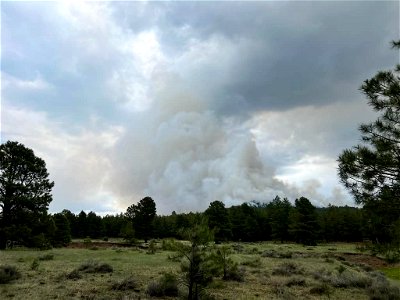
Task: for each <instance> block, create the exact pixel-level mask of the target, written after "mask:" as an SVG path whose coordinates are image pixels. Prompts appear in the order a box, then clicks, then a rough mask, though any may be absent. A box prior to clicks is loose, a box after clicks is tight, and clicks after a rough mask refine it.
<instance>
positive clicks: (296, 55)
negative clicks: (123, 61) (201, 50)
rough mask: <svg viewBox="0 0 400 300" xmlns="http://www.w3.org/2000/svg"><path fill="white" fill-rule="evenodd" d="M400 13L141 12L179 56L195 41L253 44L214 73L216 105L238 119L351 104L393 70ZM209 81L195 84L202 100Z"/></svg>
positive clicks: (184, 6)
mask: <svg viewBox="0 0 400 300" xmlns="http://www.w3.org/2000/svg"><path fill="white" fill-rule="evenodd" d="M398 5H399V4H398V2H382V1H379V2H370V1H368V2H356V1H351V2H335V1H330V2H318V1H312V2H284V3H281V2H280V3H277V2H256V3H251V4H249V3H245V2H205V3H197V2H196V3H194V2H184V3H182V2H179V3H147V4H145V5H143V6H141V7H142V9H141V10H139V11H140V12H142V15H143V12H146V15H147V14H149V15H150V16H151V17H150V18H148V21H147V22H146V21H145V22H144V24H148V25H151V26H153V27H156V28H159V34H160V37H161V41H162V44H163V47H165V48H167V50H168V52H170V53H173V54H174V55H175V56H179V54H180V53H184V52H185V51H187V48H188V47H189V46H188V45H189V43H190V41H191V40H193V39H197V40H200V41H206V40H208V39H210V38H212V37H213V36H214V37H215V36H222V37H223V38H225V39H226V40H228V41H230V42H231V43H232V45H233V47H235V44H243V43H247V44H248V45H247V46H244V47H241V48H240V52H239V53H237V54H236V56H235V58H234V60H233V61H231V62H230V65H229V66H227V67H228V68H224V69H218V68H217V67H216V69H215V74H213V75H214V76H215V78H218V77H224V78H225V80H224V81H222V82H219V86H217V87H214V88H215V90H216V91H215V93H214V94H213V99H212V102H213V103H212V105H213V106H214V107H215V108H216V109H217V110H218V111H220V112H222V113H225V114H226V113H228V114H237V113H243V112H245V113H248V112H250V113H251V112H254V111H257V110H260V109H261V110H264V109H267V110H270V109H272V110H282V109H290V108H293V107H296V106H302V105H326V104H328V103H332V102H336V101H349V100H352V99H350V98H351V97H352V95H353V94H354V86H359V85H360V83H361V82H362V80H364V79H365V78H367V77H368V76H371V74H373V73H374V72H375V71H376V70H377V69H380V68H386V67H390V66H392V65H393V64H394V63H395V62H396V59H397V57H396V53H395V52H392V53H390V52H389V51H387V49H388V48H389V42H390V41H391V40H393V39H396V38H397V37H398V36H399V29H398V27H399V26H398V24H399V16H398ZM123 6H124V8H125V7H126V6H127V5H126V4H124V5H123ZM130 8H131V9H130V10H129V9H127V10H125V9H124V14H125V18H124V20H125V21H127V20H128V21H127V22H128V24H129V26H130V28H132V30H137V28H142V26H143V23H142V22H141V21H140V20H142V19H141V18H139V21H138V20H137V18H135V16H137V10H135V9H134V8H133V7H130ZM135 12H136V14H135ZM149 12H150V13H149ZM130 13H133V14H134V15H133V16H132V17H131V18H129V17H127V15H129V14H130ZM177 16H179V17H177ZM129 20H132V21H129ZM138 24H141V26H138ZM194 59H195V58H194ZM214 63H216V64H218V62H214ZM225 67H226V66H225ZM188 80H189V81H190V79H188ZM209 81H210V74H208V73H207V72H204V74H202V73H201V71H200V72H199V73H198V74H196V82H191V83H190V84H191V86H192V87H193V88H194V89H197V90H199V91H200V92H201V91H203V89H208V88H210V87H209V84H208V83H209ZM211 86H213V83H211ZM203 92H204V91H203Z"/></svg>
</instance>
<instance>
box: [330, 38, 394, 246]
mask: <svg viewBox="0 0 400 300" xmlns="http://www.w3.org/2000/svg"><path fill="white" fill-rule="evenodd" d="M393 46H394V47H395V48H399V47H400V46H399V42H398V41H397V42H394V43H393ZM399 75H400V66H399V65H398V66H396V68H395V70H393V71H384V72H378V73H377V74H376V75H375V76H374V77H373V78H372V79H368V80H365V81H364V83H363V85H362V86H361V91H362V92H363V93H364V94H365V96H366V97H367V99H368V103H369V105H370V106H371V107H372V108H373V109H374V110H375V111H376V112H378V113H379V114H380V116H379V117H378V119H377V120H376V121H375V122H372V123H370V124H362V125H361V126H360V132H361V138H362V141H363V143H362V144H359V145H357V146H355V147H353V148H352V149H346V150H344V151H343V153H342V154H341V155H340V156H339V158H338V162H339V177H340V180H341V181H342V183H343V184H344V185H345V187H346V188H348V189H349V191H350V192H351V193H352V194H353V196H354V198H355V201H356V203H358V204H362V205H363V206H364V207H363V208H364V211H365V215H366V218H367V221H366V225H367V228H366V233H367V234H368V236H369V237H370V239H371V240H372V241H373V242H375V243H377V244H382V243H390V242H392V241H393V240H396V237H395V236H393V230H394V229H395V228H394V227H393V224H395V223H396V222H398V221H399V219H400V182H399V178H400V167H399V166H400V156H399V153H400V127H399V124H400V77H399ZM399 243H400V241H399Z"/></svg>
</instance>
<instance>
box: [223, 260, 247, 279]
mask: <svg viewBox="0 0 400 300" xmlns="http://www.w3.org/2000/svg"><path fill="white" fill-rule="evenodd" d="M245 272H246V271H245V268H243V267H239V266H238V264H237V263H233V264H231V265H230V266H228V268H227V269H226V276H225V278H224V280H232V281H239V282H243V281H244V274H245Z"/></svg>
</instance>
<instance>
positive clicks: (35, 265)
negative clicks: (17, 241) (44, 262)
mask: <svg viewBox="0 0 400 300" xmlns="http://www.w3.org/2000/svg"><path fill="white" fill-rule="evenodd" d="M39 266H40V263H39V259H38V258H35V259H34V260H33V261H32V263H31V270H34V271H36V270H37V269H39Z"/></svg>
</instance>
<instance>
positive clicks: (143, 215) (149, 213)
mask: <svg viewBox="0 0 400 300" xmlns="http://www.w3.org/2000/svg"><path fill="white" fill-rule="evenodd" d="M125 215H126V217H127V218H128V219H129V220H131V221H132V224H133V227H134V229H135V233H136V236H137V237H138V238H142V239H144V240H145V242H147V239H149V238H150V237H152V236H153V229H154V228H153V221H154V218H155V216H156V203H155V202H154V200H153V199H152V198H150V197H145V198H143V199H142V200H140V201H139V203H138V204H132V205H131V206H129V207H128V209H127V210H126V214H125Z"/></svg>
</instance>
